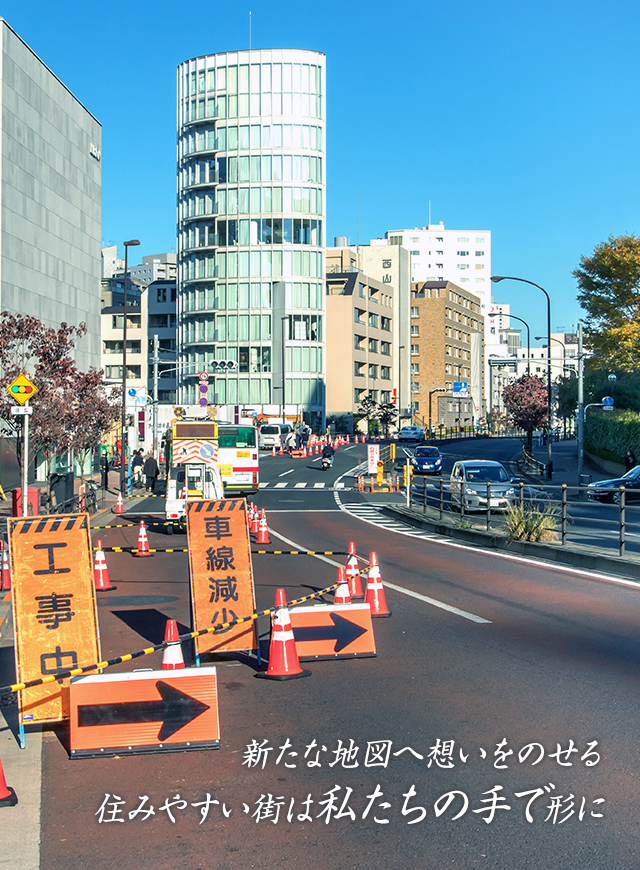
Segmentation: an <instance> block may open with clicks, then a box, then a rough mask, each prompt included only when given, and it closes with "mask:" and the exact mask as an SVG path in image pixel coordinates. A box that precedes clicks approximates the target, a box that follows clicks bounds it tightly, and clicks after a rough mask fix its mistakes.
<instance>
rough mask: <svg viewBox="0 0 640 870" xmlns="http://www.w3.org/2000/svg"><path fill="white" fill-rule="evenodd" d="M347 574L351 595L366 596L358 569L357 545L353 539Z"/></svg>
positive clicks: (350, 546)
mask: <svg viewBox="0 0 640 870" xmlns="http://www.w3.org/2000/svg"><path fill="white" fill-rule="evenodd" d="M345 574H346V575H347V583H348V584H349V595H350V596H351V597H352V598H364V592H363V591H362V583H361V581H360V571H359V569H358V557H357V556H356V545H355V544H354V542H353V541H349V558H348V559H347V567H346V568H345Z"/></svg>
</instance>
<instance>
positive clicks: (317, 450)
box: [313, 441, 320, 456]
mask: <svg viewBox="0 0 640 870" xmlns="http://www.w3.org/2000/svg"><path fill="white" fill-rule="evenodd" d="M319 453H320V448H319V447H318V442H317V441H316V446H315V450H314V451H313V455H314V456H317V455H318V454H319Z"/></svg>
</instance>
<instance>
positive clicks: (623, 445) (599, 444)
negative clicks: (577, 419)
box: [584, 411, 640, 463]
mask: <svg viewBox="0 0 640 870" xmlns="http://www.w3.org/2000/svg"><path fill="white" fill-rule="evenodd" d="M584 448H585V450H586V451H587V452H588V453H593V454H594V455H595V456H600V457H601V458H602V459H609V460H611V461H612V462H620V463H624V457H625V454H626V452H627V450H629V448H631V450H633V452H634V454H635V456H636V458H637V459H638V461H640V414H637V413H635V412H634V411H604V412H603V411H599V412H598V411H589V413H588V414H587V424H586V426H585V433H584Z"/></svg>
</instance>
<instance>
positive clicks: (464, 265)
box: [458, 263, 469, 269]
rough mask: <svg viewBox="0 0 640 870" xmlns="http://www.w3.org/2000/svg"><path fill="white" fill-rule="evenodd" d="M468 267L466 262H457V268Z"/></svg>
mask: <svg viewBox="0 0 640 870" xmlns="http://www.w3.org/2000/svg"><path fill="white" fill-rule="evenodd" d="M468 268H469V264H468V263H458V269H468Z"/></svg>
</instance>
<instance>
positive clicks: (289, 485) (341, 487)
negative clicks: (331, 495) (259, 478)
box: [260, 480, 354, 492]
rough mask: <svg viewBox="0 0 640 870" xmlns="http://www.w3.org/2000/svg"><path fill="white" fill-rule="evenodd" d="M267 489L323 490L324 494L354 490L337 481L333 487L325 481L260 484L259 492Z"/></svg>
mask: <svg viewBox="0 0 640 870" xmlns="http://www.w3.org/2000/svg"><path fill="white" fill-rule="evenodd" d="M267 487H269V488H270V489H287V488H289V489H323V490H325V492H336V491H338V492H348V491H349V490H351V489H354V487H353V486H347V485H346V484H345V483H344V482H342V481H337V482H336V483H335V484H334V486H331V485H330V484H329V485H327V483H326V481H324V480H323V481H320V482H318V483H309V482H307V481H304V482H301V483H293V482H292V481H289V480H285V481H279V482H278V483H274V484H272V483H271V481H268V480H267V481H265V482H262V483H260V489H261V490H262V489H267Z"/></svg>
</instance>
